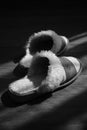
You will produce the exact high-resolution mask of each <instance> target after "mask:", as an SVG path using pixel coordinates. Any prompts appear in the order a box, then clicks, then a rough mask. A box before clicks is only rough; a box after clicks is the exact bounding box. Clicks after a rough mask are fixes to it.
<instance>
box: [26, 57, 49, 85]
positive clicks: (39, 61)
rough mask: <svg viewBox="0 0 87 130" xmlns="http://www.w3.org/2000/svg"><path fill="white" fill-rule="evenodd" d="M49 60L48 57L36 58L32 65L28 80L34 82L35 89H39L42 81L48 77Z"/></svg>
mask: <svg viewBox="0 0 87 130" xmlns="http://www.w3.org/2000/svg"><path fill="white" fill-rule="evenodd" d="M49 65H50V64H49V60H48V58H46V57H40V56H38V57H36V58H35V59H34V61H33V62H32V64H31V67H30V70H29V73H28V78H29V79H30V80H31V81H32V82H33V84H34V86H35V87H39V86H40V85H41V83H42V81H43V80H44V79H45V78H46V76H47V75H48V66H49Z"/></svg>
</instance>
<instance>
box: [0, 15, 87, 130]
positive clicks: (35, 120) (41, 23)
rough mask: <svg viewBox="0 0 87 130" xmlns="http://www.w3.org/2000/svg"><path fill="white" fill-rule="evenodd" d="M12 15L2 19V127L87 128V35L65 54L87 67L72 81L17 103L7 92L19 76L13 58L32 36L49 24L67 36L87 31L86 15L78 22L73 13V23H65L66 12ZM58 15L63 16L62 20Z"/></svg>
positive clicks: (25, 129) (30, 129)
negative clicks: (64, 14) (15, 71)
mask: <svg viewBox="0 0 87 130" xmlns="http://www.w3.org/2000/svg"><path fill="white" fill-rule="evenodd" d="M9 15H10V16H8V17H7V16H2V17H1V20H0V130H70V129H71V130H87V101H86V100H87V36H86V35H85V36H83V37H81V38H80V37H79V38H78V39H75V40H73V41H72V42H70V43H69V45H68V50H67V52H65V53H64V54H63V55H64V56H75V57H77V58H78V59H80V60H81V62H82V67H83V71H82V73H81V74H80V76H79V77H78V79H77V80H75V82H73V83H72V84H71V85H69V86H67V87H65V88H63V89H61V90H59V91H56V92H54V93H53V94H52V95H51V94H49V95H45V96H44V97H41V98H37V99H36V100H33V101H29V102H27V103H25V104H15V103H14V102H13V101H12V99H11V98H10V97H9V96H8V93H7V90H8V85H9V83H11V82H12V81H15V80H16V79H17V78H16V77H15V76H14V75H13V73H12V71H13V69H14V68H15V66H16V64H14V63H13V61H12V59H13V58H14V56H15V55H16V53H17V52H18V51H19V49H20V46H22V45H24V43H25V41H26V40H27V38H28V36H29V35H30V34H32V33H33V32H36V31H40V30H41V29H45V28H46V29H53V30H55V31H56V32H59V33H60V34H62V35H65V34H66V35H67V36H72V35H75V34H78V33H80V32H84V31H85V27H84V28H82V26H80V25H83V23H84V16H82V17H81V18H80V17H79V16H78V17H79V20H82V22H81V23H78V22H77V23H76V20H75V18H77V17H76V16H75V17H74V16H72V19H74V21H73V27H71V26H72V19H70V21H68V20H67V21H66V22H65V24H64V23H63V16H57V15H54V16H51V15H49V16H48V15H47V16H44V15H43V16H32V14H30V15H31V17H29V18H28V17H26V13H25V14H23V15H24V16H22V13H21V15H20V14H18V15H17V16H16V15H15V16H14V17H13V16H11V14H9ZM19 16H20V17H19ZM57 17H58V18H59V19H61V18H62V20H61V21H62V22H61V21H59V19H58V18H57ZM73 17H74V18H73ZM67 18H68V16H67ZM64 19H65V16H64ZM77 19H78V18H77ZM60 25H61V26H60ZM74 25H75V26H74ZM70 30H71V32H70ZM72 30H73V31H72Z"/></svg>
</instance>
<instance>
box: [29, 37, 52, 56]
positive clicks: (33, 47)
mask: <svg viewBox="0 0 87 130" xmlns="http://www.w3.org/2000/svg"><path fill="white" fill-rule="evenodd" d="M52 47H53V38H52V37H51V36H49V35H40V36H36V37H33V38H32V40H31V42H30V47H29V49H30V53H31V54H32V55H33V54H35V53H36V52H40V51H41V50H51V48H52Z"/></svg>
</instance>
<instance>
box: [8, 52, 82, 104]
mask: <svg viewBox="0 0 87 130" xmlns="http://www.w3.org/2000/svg"><path fill="white" fill-rule="evenodd" d="M81 70H82V65H81V63H80V61H79V60H78V59H77V58H74V57H60V58H59V57H57V56H56V55H55V54H54V53H52V52H51V51H41V52H40V53H36V55H34V57H33V59H32V62H31V65H30V69H29V72H28V74H27V75H26V76H25V77H24V78H22V79H19V80H17V81H14V82H12V83H11V84H10V85H9V87H8V90H9V93H10V95H11V96H12V98H13V99H14V100H15V101H19V102H23V101H27V100H29V99H30V100H31V99H33V98H35V97H37V96H38V95H43V94H46V93H49V92H54V91H56V90H58V89H60V88H63V87H64V86H67V85H69V84H71V83H72V82H73V81H74V80H75V79H76V78H77V77H78V76H79V74H80V73H81Z"/></svg>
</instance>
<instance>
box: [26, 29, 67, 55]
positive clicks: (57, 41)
mask: <svg viewBox="0 0 87 130" xmlns="http://www.w3.org/2000/svg"><path fill="white" fill-rule="evenodd" d="M42 35H47V36H50V37H52V39H53V46H52V48H51V51H52V52H54V53H57V52H58V51H59V50H60V49H61V44H62V39H63V40H64V41H65V44H66V43H68V39H67V38H66V37H64V36H60V35H58V34H57V33H56V32H54V31H52V30H46V31H40V32H38V33H34V34H33V35H31V36H30V37H29V41H28V43H27V45H26V48H30V44H31V41H32V39H33V38H34V37H40V36H42Z"/></svg>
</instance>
